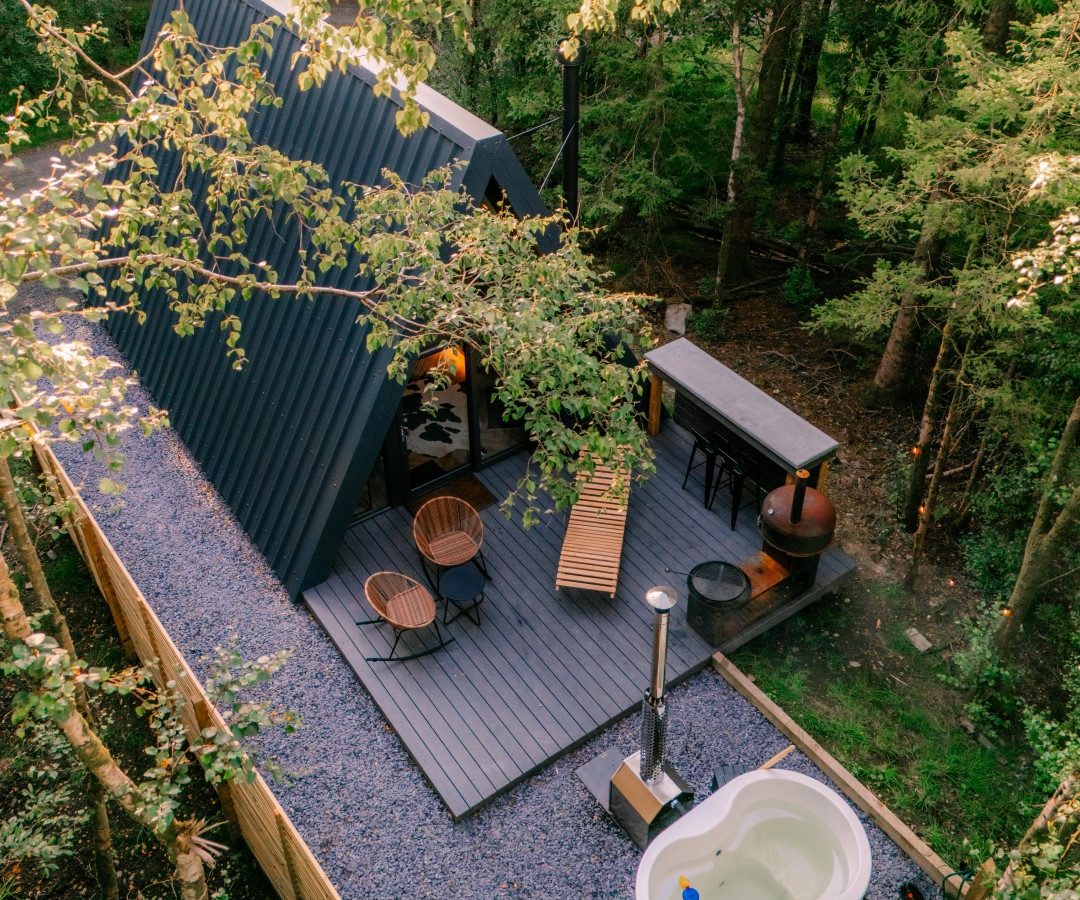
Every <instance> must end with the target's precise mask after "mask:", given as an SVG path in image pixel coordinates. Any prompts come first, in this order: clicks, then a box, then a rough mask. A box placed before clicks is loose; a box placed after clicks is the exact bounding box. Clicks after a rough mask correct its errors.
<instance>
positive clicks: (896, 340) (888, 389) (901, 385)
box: [874, 187, 943, 398]
mask: <svg viewBox="0 0 1080 900" xmlns="http://www.w3.org/2000/svg"><path fill="white" fill-rule="evenodd" d="M940 197H941V190H940V188H936V187H935V188H934V189H933V190H932V191H931V192H930V204H931V205H932V204H933V203H934V201H935V200H937V199H939V198H940ZM942 245H943V241H942V238H941V236H940V235H939V234H938V233H937V230H936V226H935V225H933V224H932V223H931V219H930V216H929V215H926V216H925V217H924V219H923V226H922V231H921V232H920V233H919V240H918V242H917V243H916V244H915V253H914V259H915V263H916V265H918V266H919V267H920V269H921V273H920V275H919V277H918V279H916V283H915V284H914V285H912V287H911V289H910V290H908V291H905V292H904V295H903V296H902V297H901V298H900V308H899V309H898V310H897V313H896V318H895V319H894V320H893V325H892V331H890V332H889V340H888V342H887V343H886V344H885V351H884V352H883V353H882V354H881V361H880V362H879V363H878V368H877V372H876V373H875V374H874V389H875V391H876V392H877V394H878V395H879V396H881V397H882V398H888V397H895V396H897V395H898V394H900V393H901V392H902V391H903V390H904V389H905V388H906V387H907V385H908V384H909V382H910V379H911V369H912V363H913V361H914V357H915V346H916V343H917V341H918V337H919V311H920V300H919V289H920V288H921V287H922V286H923V285H925V284H926V283H927V282H929V281H930V280H931V279H932V278H933V277H934V271H935V270H936V269H937V265H938V259H939V257H940V256H941V250H942Z"/></svg>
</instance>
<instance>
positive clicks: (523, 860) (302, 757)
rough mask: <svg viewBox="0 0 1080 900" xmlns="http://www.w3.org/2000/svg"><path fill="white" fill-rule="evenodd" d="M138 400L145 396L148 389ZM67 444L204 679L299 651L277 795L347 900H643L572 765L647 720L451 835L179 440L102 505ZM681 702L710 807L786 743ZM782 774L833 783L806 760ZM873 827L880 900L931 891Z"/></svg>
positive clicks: (157, 448)
mask: <svg viewBox="0 0 1080 900" xmlns="http://www.w3.org/2000/svg"><path fill="white" fill-rule="evenodd" d="M42 293H43V294H44V292H42ZM22 299H23V300H25V301H26V302H28V303H36V302H38V301H39V299H40V300H42V301H43V300H44V296H42V297H41V298H36V297H24V298H22ZM75 331H76V335H77V336H78V337H81V338H82V339H85V340H88V341H90V342H91V343H92V344H94V346H95V347H96V348H97V349H98V351H99V352H102V353H106V354H108V355H110V356H112V357H113V358H118V353H117V351H116V349H115V347H114V346H113V345H112V342H111V340H110V339H109V337H108V335H107V334H105V333H104V331H103V330H102V329H100V328H99V327H97V326H88V325H85V324H82V323H80V324H78V325H77V326H76V329H75ZM132 399H133V400H134V401H135V402H137V403H139V404H145V403H146V401H147V397H146V396H145V395H142V394H141V392H136V393H135V394H134V395H133V396H132ZM56 450H57V455H58V456H59V457H60V459H61V460H62V461H63V463H64V465H65V467H67V469H68V471H69V472H70V473H71V475H72V477H73V478H74V479H75V481H76V482H80V481H81V482H83V492H84V496H85V497H86V499H87V502H88V503H89V504H90V506H91V508H92V509H93V510H94V513H95V515H96V516H97V517H98V519H99V521H100V522H101V524H102V526H103V528H104V529H105V531H106V533H107V534H108V536H109V539H110V541H112V543H113V545H114V546H115V547H116V549H117V550H118V552H119V553H120V555H121V557H122V558H123V559H124V562H125V563H126V565H127V566H128V568H129V569H130V570H131V573H132V575H133V576H134V577H135V580H136V581H137V582H138V584H139V586H140V587H141V589H142V591H143V592H144V594H145V595H146V597H147V599H148V600H149V602H150V604H151V605H152V606H153V607H154V609H155V611H156V612H157V614H158V616H160V618H161V619H162V621H163V622H164V623H165V626H166V627H167V628H168V629H169V631H170V633H171V634H172V636H173V638H174V640H175V641H176V643H177V645H178V646H179V647H180V648H181V649H182V650H183V651H184V652H185V653H186V654H188V658H189V660H190V661H191V662H192V664H193V667H194V668H195V669H196V671H197V672H198V673H199V674H200V675H202V674H205V670H206V655H207V654H208V653H209V652H210V651H211V650H212V648H213V647H214V646H215V645H219V644H222V643H226V642H228V641H229V640H230V639H232V638H233V637H235V639H236V641H237V642H238V647H239V649H240V651H241V652H242V653H244V654H245V655H248V656H256V655H259V654H261V653H266V652H269V651H273V650H277V649H282V648H290V649H292V650H293V656H292V658H291V659H290V661H289V663H288V664H287V665H286V667H285V668H284V669H283V670H282V671H281V672H280V673H279V674H278V675H277V676H275V678H274V679H273V680H272V682H271V685H270V687H269V693H270V696H271V697H272V698H273V700H274V701H275V703H276V704H278V705H279V706H281V707H282V708H288V709H293V710H296V711H298V712H299V713H300V714H301V715H302V717H303V720H304V728H303V729H302V730H301V731H300V732H299V733H297V734H295V735H293V736H291V737H285V736H277V735H275V736H272V737H269V738H268V739H267V740H266V741H265V744H264V747H265V749H266V750H267V751H268V752H270V753H272V754H273V755H274V756H275V758H276V759H277V760H278V761H279V762H281V763H282V764H283V765H284V766H285V768H286V769H287V770H288V771H289V772H290V773H291V774H290V778H289V780H288V782H287V783H285V784H283V785H281V786H280V787H279V788H278V789H277V792H278V796H279V798H280V800H281V802H282V804H283V806H284V807H285V809H286V810H287V811H288V813H289V815H290V816H291V817H292V819H293V821H294V822H295V823H296V826H297V828H298V829H299V830H300V833H301V834H302V835H303V836H304V838H305V840H306V841H307V842H308V844H309V845H310V846H311V848H312V850H313V851H314V853H315V855H316V856H317V857H318V859H319V861H320V862H321V863H322V865H323V866H324V867H325V869H326V871H327V873H328V874H329V875H330V877H331V878H332V879H333V881H334V882H335V884H337V885H338V887H339V889H340V890H341V893H342V895H343V896H344V897H348V898H354V897H355V898H383V897H385V898H400V897H411V896H418V897H439V898H471V897H494V896H504V895H513V896H522V897H538V898H539V897H543V898H564V897H628V896H631V894H632V885H633V877H634V871H635V866H636V863H637V860H638V858H639V854H638V852H637V851H636V849H635V848H634V847H633V846H632V845H631V844H630V842H629V841H628V840H626V839H625V838H624V837H623V836H622V835H621V833H620V832H618V831H617V830H616V828H615V827H614V826H613V825H612V824H611V823H610V822H609V821H608V820H607V819H606V818H605V816H604V815H602V813H601V811H600V810H599V808H598V807H597V806H596V805H595V803H594V801H593V800H592V798H591V796H589V795H588V793H587V791H586V790H585V788H584V787H583V786H582V785H581V784H580V782H579V781H578V780H577V778H576V776H575V775H574V770H575V769H576V768H577V767H578V766H580V765H582V764H583V763H585V762H587V761H588V760H590V759H592V758H593V757H594V756H595V755H596V754H598V753H600V752H601V751H603V750H605V749H606V748H608V747H610V746H612V745H618V746H619V747H621V748H623V749H624V750H627V751H629V749H630V748H631V747H632V746H633V744H634V741H635V732H636V728H637V725H638V717H637V716H631V717H630V718H628V719H626V720H624V721H623V722H622V723H620V724H619V725H617V726H615V727H613V728H612V729H610V730H609V731H608V732H607V733H605V734H603V735H601V736H600V737H598V738H596V739H594V740H593V741H591V742H590V743H589V744H587V745H586V746H584V747H582V748H580V749H578V750H576V751H575V752H573V753H571V754H568V755H567V756H565V757H563V758H562V759H560V760H557V761H555V762H554V763H552V764H551V765H549V766H548V767H547V768H546V769H545V770H544V771H543V772H541V773H540V774H538V775H536V776H534V777H533V778H531V779H529V780H528V781H527V782H525V783H524V784H522V785H519V786H518V787H517V788H515V789H514V790H512V791H510V792H509V793H508V794H506V795H504V796H503V797H500V798H499V799H497V800H496V801H494V802H493V803H492V804H491V805H490V806H489V807H487V808H485V809H484V810H482V811H481V812H480V813H478V814H476V815H475V816H472V817H471V818H469V819H467V820H465V821H463V822H459V823H454V822H452V821H451V819H450V817H449V815H448V813H447V812H446V810H445V809H444V808H443V806H442V804H441V803H440V801H439V800H438V798H437V797H436V795H435V793H434V792H433V791H432V790H431V789H430V788H429V787H428V785H427V783H426V782H425V780H424V776H423V775H422V773H421V772H420V770H419V769H418V768H417V767H416V766H415V765H414V764H413V763H412V761H411V760H410V759H409V757H408V755H407V754H406V752H405V750H404V748H403V746H402V745H401V743H400V742H399V741H398V739H397V738H396V737H395V736H394V735H393V734H392V733H390V732H389V731H388V728H387V725H386V723H385V721H384V720H383V718H382V716H381V715H380V713H379V711H378V709H377V708H376V706H375V704H374V702H373V701H372V700H371V698H370V697H369V696H368V694H367V692H366V691H365V690H364V688H363V687H362V686H361V685H360V683H359V682H358V681H357V680H356V679H355V677H354V676H353V674H352V672H351V671H350V669H349V668H348V666H347V665H346V664H345V662H344V661H343V660H342V658H341V657H340V656H339V655H338V653H337V651H336V649H335V648H334V646H333V644H331V642H330V640H329V638H328V637H327V636H326V635H325V634H324V633H323V631H322V629H321V628H320V627H319V625H318V624H317V623H316V622H315V621H314V620H313V619H312V618H311V616H310V615H309V614H308V613H307V611H306V609H305V608H304V607H302V606H300V605H297V604H294V603H293V602H291V601H290V600H289V598H288V597H287V595H286V593H285V591H284V589H283V588H282V587H281V585H280V584H279V583H278V581H277V579H276V577H275V576H274V573H273V572H272V571H271V569H270V568H269V566H268V565H267V563H266V562H265V560H264V559H263V557H262V556H261V554H260V553H259V551H258V550H257V549H256V548H255V547H254V545H253V544H252V543H251V541H250V539H249V538H248V537H247V535H246V534H245V533H244V531H243V529H242V528H241V527H240V525H239V524H238V523H237V521H236V520H235V518H234V517H233V516H232V514H231V512H230V511H229V510H228V508H227V507H226V506H225V505H224V503H223V502H222V501H221V499H220V497H219V496H218V494H217V493H216V491H215V490H214V488H213V487H212V486H211V485H210V484H209V483H208V482H207V480H206V479H205V478H204V477H203V475H202V473H201V471H200V469H199V467H198V465H197V464H196V463H195V462H194V461H193V460H192V458H191V456H190V455H189V453H188V452H187V450H186V449H185V447H184V446H183V444H182V443H181V442H180V440H179V438H178V437H177V436H176V435H175V434H174V433H173V432H171V431H166V432H163V433H160V434H158V435H155V436H154V437H152V438H149V439H143V438H141V437H139V436H138V435H136V434H134V433H132V434H131V435H130V436H129V438H128V440H127V441H126V447H125V452H126V456H127V466H126V468H125V470H124V472H123V473H122V478H123V480H124V482H125V483H126V485H127V490H126V492H125V494H124V495H123V503H122V505H118V504H117V503H116V501H115V499H113V498H110V497H103V496H101V495H100V494H98V492H97V490H96V488H95V484H96V481H97V478H98V477H99V475H100V471H99V470H98V469H97V467H96V464H95V463H94V462H93V461H92V460H91V459H89V458H88V457H86V456H85V455H84V454H82V453H81V452H80V451H79V449H78V448H77V447H75V446H72V445H67V444H62V445H58V446H57V448H56ZM672 705H673V708H672V733H671V735H670V746H671V748H672V757H673V761H674V763H675V765H676V767H677V768H678V769H679V771H680V772H681V773H682V774H683V775H684V776H685V777H686V778H687V779H688V780H689V781H690V783H691V785H692V786H693V787H694V788H695V789H697V790H698V791H699V792H701V793H700V794H699V796H701V795H703V794H704V792H705V790H706V789H707V787H708V783H709V779H710V773H711V768H712V766H713V765H714V764H715V763H717V762H720V761H726V762H731V763H742V764H746V765H757V764H760V763H761V762H763V761H764V760H766V759H768V758H769V757H770V756H771V755H772V754H774V753H775V752H777V751H778V750H781V749H783V748H784V747H785V746H786V744H787V740H786V739H785V738H784V737H783V735H781V734H780V733H779V732H778V731H777V730H776V729H775V728H774V727H773V726H772V725H770V724H769V723H768V722H767V721H766V720H765V719H764V717H763V716H761V714H760V713H758V712H757V710H756V709H754V708H753V707H752V706H751V705H750V704H749V703H747V702H746V701H745V700H743V698H742V697H740V696H739V695H738V694H737V693H736V692H735V691H734V690H733V689H732V688H730V687H729V686H728V685H727V683H726V682H725V681H724V680H723V679H722V678H721V677H720V676H718V675H716V674H715V673H713V672H711V671H706V672H703V673H701V674H699V675H697V676H695V677H694V678H692V679H690V680H689V681H688V682H686V683H685V684H683V685H681V686H680V687H678V688H676V689H675V690H674V691H673V692H672ZM780 765H781V767H782V768H790V769H795V770H798V771H802V772H805V773H807V774H809V775H812V776H813V777H816V778H819V779H821V780H825V779H824V776H823V775H822V774H821V773H820V772H819V771H818V770H817V769H816V768H815V767H814V766H813V765H812V764H811V763H810V761H809V760H807V759H806V758H805V757H804V756H802V755H801V754H799V753H793V754H791V755H790V756H788V757H787V758H786V759H785V760H784V761H783V762H782V763H781V764H780ZM859 815H860V818H862V819H863V821H864V822H865V823H866V825H867V832H868V834H869V836H870V843H871V846H872V848H873V852H874V867H873V868H874V874H873V880H872V882H871V887H870V891H869V893H868V894H867V897H870V898H882V900H885V898H889V900H891V898H894V897H896V896H897V888H898V886H899V884H900V883H901V882H902V881H904V880H905V879H907V878H913V877H914V878H921V879H922V882H923V885H924V887H925V888H926V889H927V890H928V891H929V890H930V887H929V884H928V882H927V881H926V879H925V878H924V877H922V876H921V874H920V872H919V870H918V868H917V867H916V866H915V864H914V863H913V862H912V861H911V860H910V859H909V858H908V857H907V856H906V855H904V853H903V852H902V851H901V850H900V849H899V848H898V847H897V846H896V845H895V844H894V843H893V842H892V841H891V840H889V839H888V838H887V837H886V836H885V835H884V834H883V833H882V832H881V831H880V830H879V829H878V828H877V827H876V826H874V825H873V824H871V823H869V822H868V821H867V820H866V819H865V817H863V816H862V814H861V813H860V814H859Z"/></svg>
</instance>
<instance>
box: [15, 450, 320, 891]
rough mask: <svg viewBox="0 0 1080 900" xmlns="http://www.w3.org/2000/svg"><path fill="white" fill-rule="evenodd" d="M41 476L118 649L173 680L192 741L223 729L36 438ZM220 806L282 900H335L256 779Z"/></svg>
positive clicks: (232, 788)
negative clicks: (60, 505) (64, 517)
mask: <svg viewBox="0 0 1080 900" xmlns="http://www.w3.org/2000/svg"><path fill="white" fill-rule="evenodd" d="M34 450H35V454H36V456H37V460H38V463H39V465H40V466H41V469H42V472H43V473H45V475H46V476H51V477H52V478H53V479H54V480H55V488H54V489H55V491H56V492H57V493H58V494H59V497H58V499H63V500H65V501H69V502H70V503H71V504H73V507H72V512H71V515H70V516H69V517H68V522H67V529H68V533H69V534H70V535H71V539H72V540H73V541H74V542H75V546H76V547H78V549H79V553H81V554H82V557H83V559H84V560H85V561H86V565H87V566H88V567H89V569H90V571H91V573H92V574H93V576H94V580H95V581H96V582H97V585H98V588H99V589H100V590H101V593H102V595H103V596H104V597H105V600H106V602H107V603H108V604H109V610H110V611H111V612H112V617H113V621H114V622H115V623H116V629H117V631H118V632H119V633H120V640H121V642H122V644H123V645H124V649H125V650H126V651H127V652H128V653H129V654H130V655H131V656H133V657H137V658H138V659H139V660H140V661H141V662H142V663H143V664H144V665H145V666H147V667H148V668H149V669H150V670H151V671H152V672H153V673H154V680H155V681H156V682H157V684H158V686H159V687H164V686H165V684H166V682H168V681H172V682H174V683H175V684H176V687H177V690H178V691H179V692H180V693H181V694H182V695H183V697H184V700H185V701H186V702H185V703H184V704H183V709H182V712H181V716H182V719H183V722H184V727H185V729H186V730H187V733H188V737H189V738H190V739H191V740H192V741H194V740H196V739H197V738H198V736H199V732H200V731H201V730H202V729H203V728H207V727H215V728H225V727H226V724H225V721H224V720H223V719H222V717H221V714H220V713H219V712H218V710H217V709H216V708H215V707H214V705H213V704H212V703H211V702H210V700H209V698H208V697H207V696H206V693H205V692H204V691H203V688H202V685H201V684H200V682H199V680H198V678H196V677H195V675H194V673H193V672H192V671H191V668H190V667H189V666H188V664H187V660H185V659H184V656H183V654H182V653H181V652H180V651H179V649H177V647H176V644H174V643H173V640H172V638H171V637H170V636H169V633H168V632H167V631H166V630H165V628H164V627H163V626H162V624H161V622H160V621H159V620H158V617H157V616H156V615H155V614H154V611H153V609H151V608H150V605H149V604H148V603H147V602H146V598H145V597H143V595H142V592H141V591H140V590H139V588H138V586H137V585H136V584H135V581H134V579H132V577H131V575H130V573H129V572H128V570H127V569H126V568H125V567H124V564H123V562H121V560H120V557H119V556H117V554H116V551H115V550H114V549H113V547H112V544H110V543H109V540H108V538H106V537H105V534H104V532H103V531H102V530H101V526H99V525H98V523H97V521H96V520H95V519H94V517H93V515H92V514H91V513H90V510H89V508H88V507H87V506H86V504H85V503H84V502H83V500H82V498H81V497H80V496H79V493H78V491H77V490H76V489H75V486H74V484H73V483H72V481H71V479H70V478H69V477H68V475H67V473H66V472H65V471H64V469H63V467H62V466H61V465H60V462H59V460H57V458H56V456H55V455H54V454H53V452H52V449H51V448H50V447H49V446H48V445H47V444H46V443H44V442H43V441H40V440H35V441H34ZM219 794H220V795H221V800H222V809H223V811H224V812H225V815H226V816H227V817H228V818H229V820H230V826H231V827H232V828H233V831H234V833H235V832H236V831H237V830H238V831H239V833H240V834H241V835H242V836H243V838H244V840H245V841H246V842H247V845H248V846H249V847H250V848H251V852H252V853H253V854H254V856H255V859H256V860H257V861H258V863H259V865H260V866H261V867H262V870H263V871H264V872H265V873H266V877H267V878H269V880H270V882H271V883H272V884H273V885H274V888H275V889H276V890H277V892H278V894H279V895H280V896H281V897H282V898H285V900H339V895H338V892H337V890H336V889H335V888H334V885H333V883H332V882H331V881H330V879H329V878H328V877H327V876H326V873H325V872H323V870H322V867H321V866H320V865H319V863H318V861H317V860H316V859H315V857H314V855H313V854H312V852H311V850H310V848H309V847H308V845H307V844H305V843H304V840H303V838H301V837H300V835H299V833H298V832H297V830H296V827H295V826H294V825H293V823H292V822H291V821H290V820H289V817H288V815H287V814H286V813H285V811H284V810H283V809H282V808H281V804H280V803H278V801H277V798H275V797H274V794H273V792H272V791H271V790H270V787H269V786H268V785H267V783H266V782H265V781H264V780H263V777H262V776H261V775H258V774H257V775H256V777H255V780H254V781H250V782H249V781H236V782H230V783H228V784H226V785H224V786H223V787H222V788H221V789H219Z"/></svg>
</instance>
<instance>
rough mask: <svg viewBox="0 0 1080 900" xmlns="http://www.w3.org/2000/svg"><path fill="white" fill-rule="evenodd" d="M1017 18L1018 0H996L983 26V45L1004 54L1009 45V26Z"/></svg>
mask: <svg viewBox="0 0 1080 900" xmlns="http://www.w3.org/2000/svg"><path fill="white" fill-rule="evenodd" d="M1015 18H1016V0H994V2H993V3H991V4H990V11H989V13H988V14H987V16H986V21H985V22H984V23H983V27H982V39H983V46H984V47H986V49H987V50H989V51H990V52H991V53H996V54H997V55H998V56H1004V55H1005V51H1006V49H1008V45H1009V26H1010V25H1011V24H1012V21H1013V20H1014V19H1015Z"/></svg>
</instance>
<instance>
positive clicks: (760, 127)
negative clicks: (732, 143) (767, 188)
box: [747, 0, 799, 171]
mask: <svg viewBox="0 0 1080 900" xmlns="http://www.w3.org/2000/svg"><path fill="white" fill-rule="evenodd" d="M798 16H799V4H798V3H797V2H796V0H776V5H775V6H774V8H773V13H772V19H771V20H770V23H769V27H768V29H767V30H766V32H765V36H764V38H763V41H764V45H765V46H764V48H763V50H762V53H761V65H760V67H759V69H758V79H757V99H756V100H755V101H754V106H753V109H752V110H751V112H750V119H749V122H748V128H749V136H748V148H747V149H748V150H749V152H750V154H751V155H752V156H753V162H754V165H755V167H756V168H757V169H758V171H764V170H765V168H766V166H768V164H769V151H770V149H771V147H772V140H771V139H772V135H773V129H774V128H775V127H776V113H777V111H778V110H779V108H780V88H781V87H782V86H783V83H784V69H785V68H786V66H787V61H788V48H789V47H790V45H791V35H792V32H794V31H795V28H796V26H797V24H798Z"/></svg>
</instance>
